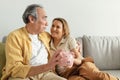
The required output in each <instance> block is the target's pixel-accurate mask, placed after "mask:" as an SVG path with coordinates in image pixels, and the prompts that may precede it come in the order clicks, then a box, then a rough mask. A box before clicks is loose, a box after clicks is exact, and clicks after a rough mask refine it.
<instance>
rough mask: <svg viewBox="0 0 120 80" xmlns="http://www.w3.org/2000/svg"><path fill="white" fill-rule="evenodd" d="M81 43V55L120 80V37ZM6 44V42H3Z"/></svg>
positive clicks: (0, 54)
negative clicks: (90, 58) (88, 57)
mask: <svg viewBox="0 0 120 80" xmlns="http://www.w3.org/2000/svg"><path fill="white" fill-rule="evenodd" d="M76 40H77V42H79V43H80V48H81V49H80V50H81V54H82V55H83V56H84V57H87V56H90V57H92V58H93V59H94V62H95V64H96V66H97V67H98V68H99V69H100V70H102V71H104V72H107V73H109V74H112V75H114V76H116V77H118V78H119V79H120V37H119V36H87V35H84V36H82V37H77V38H76ZM3 42H4V41H3ZM4 49H5V45H4V43H2V42H1V43H0V78H1V75H2V74H1V72H2V68H3V66H4V65H5V50H4Z"/></svg>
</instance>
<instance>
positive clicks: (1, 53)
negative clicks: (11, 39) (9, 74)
mask: <svg viewBox="0 0 120 80" xmlns="http://www.w3.org/2000/svg"><path fill="white" fill-rule="evenodd" d="M4 65H5V45H4V43H0V78H1V76H2V68H3V66H4Z"/></svg>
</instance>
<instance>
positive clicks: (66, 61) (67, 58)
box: [59, 51, 74, 68]
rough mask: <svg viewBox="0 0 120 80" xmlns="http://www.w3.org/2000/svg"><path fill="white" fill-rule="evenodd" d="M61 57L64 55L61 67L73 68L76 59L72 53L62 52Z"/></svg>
mask: <svg viewBox="0 0 120 80" xmlns="http://www.w3.org/2000/svg"><path fill="white" fill-rule="evenodd" d="M60 55H62V58H61V59H60V64H59V66H65V67H69V68H70V67H72V66H73V62H74V57H73V55H72V53H71V52H67V51H62V52H60Z"/></svg>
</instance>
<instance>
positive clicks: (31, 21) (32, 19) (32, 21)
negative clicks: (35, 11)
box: [28, 15, 35, 23]
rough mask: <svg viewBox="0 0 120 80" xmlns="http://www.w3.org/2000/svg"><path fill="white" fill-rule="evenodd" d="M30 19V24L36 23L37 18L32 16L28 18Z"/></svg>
mask: <svg viewBox="0 0 120 80" xmlns="http://www.w3.org/2000/svg"><path fill="white" fill-rule="evenodd" d="M28 19H29V22H30V23H34V22H35V18H34V17H33V16H32V15H30V16H29V17H28Z"/></svg>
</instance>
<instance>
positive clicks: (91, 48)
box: [83, 36, 120, 69]
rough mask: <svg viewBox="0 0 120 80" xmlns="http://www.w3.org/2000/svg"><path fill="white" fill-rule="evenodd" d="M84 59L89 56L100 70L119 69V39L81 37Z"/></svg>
mask: <svg viewBox="0 0 120 80" xmlns="http://www.w3.org/2000/svg"><path fill="white" fill-rule="evenodd" d="M83 47H84V48H83V52H84V57H87V56H91V57H92V58H93V59H94V61H95V64H96V66H97V67H98V68H100V69H120V37H112V36H111V37H109V36H83Z"/></svg>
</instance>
